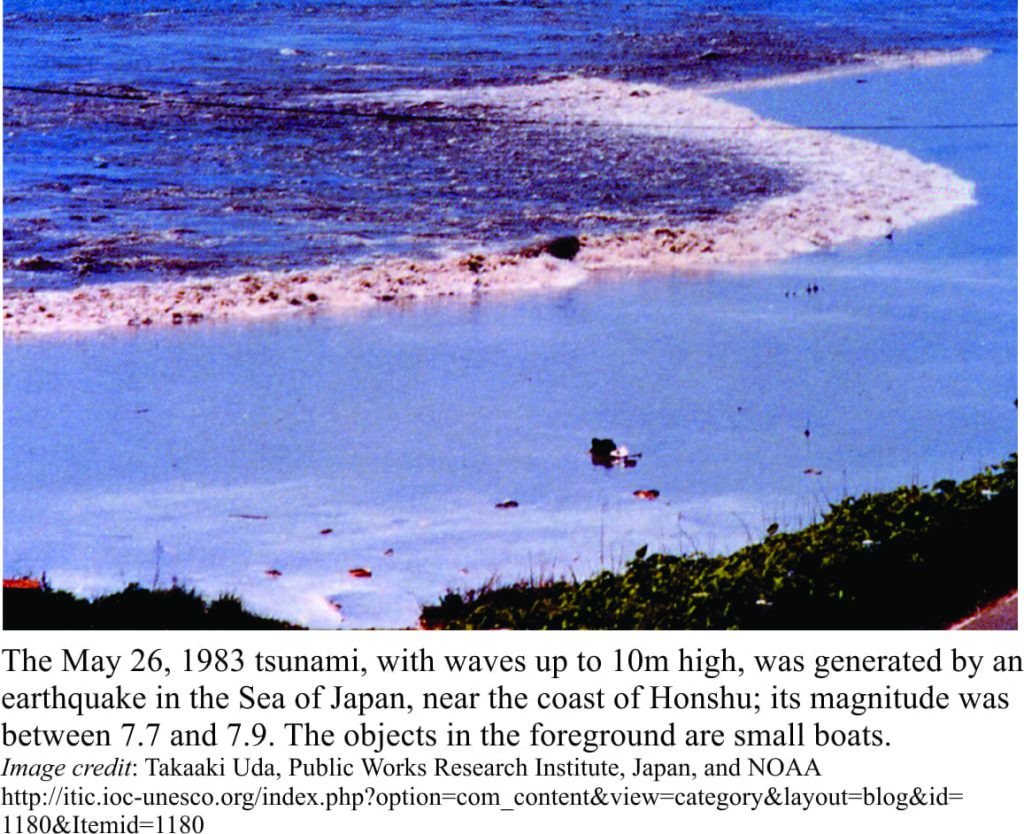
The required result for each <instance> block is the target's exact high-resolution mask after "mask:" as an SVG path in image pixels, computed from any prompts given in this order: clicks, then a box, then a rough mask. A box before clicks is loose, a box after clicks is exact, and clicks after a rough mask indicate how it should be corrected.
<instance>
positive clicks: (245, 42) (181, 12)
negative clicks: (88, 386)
mask: <svg viewBox="0 0 1024 834" xmlns="http://www.w3.org/2000/svg"><path fill="white" fill-rule="evenodd" d="M4 13H5V17H4V75H5V85H6V89H5V95H4V131H5V138H4V154H5V163H4V186H5V187H4V243H5V245H4V271H5V280H6V282H8V283H9V284H11V285H13V286H19V287H29V286H33V287H72V286H77V285H80V284H83V283H94V282H103V283H105V282H110V281H118V280H140V279H141V280H150V279H163V278H168V277H170V278H174V277H181V276H192V277H196V276H200V277H205V276H217V275H228V274H237V273H239V272H241V271H245V270H253V269H283V268H290V267H301V268H308V267H315V266H322V265H328V264H338V263H347V262H353V261H372V260H373V259H375V258H379V257H380V256H382V255H386V254H396V253H397V254H406V255H414V256H436V255H440V254H444V253H447V252H450V251H465V250H468V249H470V248H472V247H479V246H484V247H491V248H495V247H500V246H503V245H512V244H519V243H522V242H527V241H531V240H535V239H538V238H543V237H545V236H551V235H557V234H564V233H578V232H609V231H623V230H637V229H644V228H647V227H650V226H651V225H652V224H658V223H661V224H668V225H676V226H678V225H680V224H681V223H682V222H685V221H686V220H688V219H693V218H704V217H709V216H715V215H717V214H722V213H725V212H727V211H728V210H729V209H730V208H732V207H733V206H735V205H736V204H738V203H742V202H745V201H750V200H756V199H761V198H764V197H765V196H767V195H770V194H776V193H781V192H784V191H786V190H787V189H790V188H793V187H794V186H795V184H794V183H793V182H792V181H791V179H790V178H789V177H787V172H786V171H785V170H784V169H780V168H778V167H765V166H763V165H760V164H758V163H757V162H756V161H754V160H750V159H746V158H743V157H741V156H737V155H736V154H731V153H729V152H728V151H727V150H726V149H725V148H724V147H722V146H721V145H720V144H717V143H716V142H715V141H714V140H713V138H709V139H708V141H704V142H700V141H694V140H693V139H692V138H691V139H688V140H683V139H679V138H672V137H660V138H659V137H648V138H646V139H645V140H643V141H638V140H637V138H636V137H635V136H632V135H630V134H629V133H628V132H623V131H617V130H614V129H608V128H606V129H600V130H596V129H593V128H592V127H588V126H586V125H580V124H573V123H561V124H557V125H552V124H550V123H547V122H544V121H537V122H531V121H530V120H528V119H523V118H521V117H519V118H509V117H508V115H507V114H505V113H503V112H502V111H501V110H500V109H498V108H494V107H486V106H482V105H479V104H476V105H466V106H458V105H453V104H452V103H451V102H446V101H431V100H430V99H427V100H420V101H418V102H417V104H415V105H413V104H409V103H408V99H407V97H402V96H399V97H395V96H394V95H393V94H394V93H396V92H397V91H405V92H406V93H407V92H408V91H409V90H423V89H429V90H437V91H439V92H440V93H442V94H443V92H444V91H448V90H453V89H458V88H462V87H474V86H480V85H500V86H504V85H511V84H519V85H522V84H535V83H542V82H544V81H550V80H552V79H559V78H565V77H569V76H584V77H601V78H609V79H617V80H625V81H633V82H642V81H650V82H657V83H659V84H666V85H670V86H681V85H691V84H696V83H700V82H707V81H722V80H730V79H744V78H756V77H765V76H771V75H776V74H780V73H789V72H794V71H802V70H808V69H814V68H819V67H823V66H829V65H833V64H838V63H847V62H851V61H856V60H858V56H859V55H861V54H863V53H865V52H878V51H883V52H885V51H896V50H906V49H918V48H934V47H938V48H946V47H953V46H958V45H962V44H970V45H974V46H977V45H981V46H984V45H986V44H987V43H991V42H995V41H998V40H1000V39H1003V40H1005V39H1006V38H1008V37H1010V36H1012V33H1013V32H1014V28H1015V25H1016V20H1015V10H1014V7H1013V5H1012V4H1009V3H967V4H953V3H927V2H920V0H917V1H916V2H910V3H901V4H898V8H892V7H891V4H880V3H869V2H856V3H834V4H829V3H802V2H796V3H793V2H788V3H739V4H730V5H729V7H728V9H725V8H723V7H720V6H717V5H715V4H710V3H702V2H686V3H678V2H642V3H617V2H608V1H607V0H598V2H576V1H575V0H573V2H568V0H535V1H534V2H511V0H509V1H508V2H506V1H505V0H473V1H472V2H467V1H466V0H453V1H452V2H411V3H404V2H403V3H392V2H370V1H369V0H346V1H344V2H308V1H307V2H288V1H287V0H240V2H231V3H221V2H154V3H146V2H144V3H139V2H133V3H128V2H115V1H113V0H99V1H98V0H87V2H45V3H42V2H27V0H15V1H14V2H9V3H6V4H5V7H4ZM851 21H853V22H852V23H851ZM403 102H404V103H403Z"/></svg>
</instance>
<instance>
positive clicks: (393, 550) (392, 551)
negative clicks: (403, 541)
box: [384, 547, 395, 556]
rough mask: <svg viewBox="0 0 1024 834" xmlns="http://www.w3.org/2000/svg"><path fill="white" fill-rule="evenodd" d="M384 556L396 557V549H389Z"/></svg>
mask: <svg viewBox="0 0 1024 834" xmlns="http://www.w3.org/2000/svg"><path fill="white" fill-rule="evenodd" d="M384 555H385V556H394V555H395V549H394V548H393V547H389V548H388V549H387V550H385V551H384Z"/></svg>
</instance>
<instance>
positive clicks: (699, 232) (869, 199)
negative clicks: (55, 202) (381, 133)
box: [3, 49, 985, 338]
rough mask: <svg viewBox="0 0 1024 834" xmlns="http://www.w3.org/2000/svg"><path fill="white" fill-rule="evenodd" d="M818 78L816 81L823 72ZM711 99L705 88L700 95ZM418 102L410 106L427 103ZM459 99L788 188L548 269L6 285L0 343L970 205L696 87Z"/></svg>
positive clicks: (254, 310)
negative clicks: (692, 148) (713, 139)
mask: <svg viewBox="0 0 1024 834" xmlns="http://www.w3.org/2000/svg"><path fill="white" fill-rule="evenodd" d="M984 54H985V53H983V52H982V51H980V50H970V49H968V50H957V51H952V52H948V53H940V52H927V53H908V54H907V55H906V56H888V57H886V56H878V57H876V58H875V59H873V60H872V61H871V62H865V63H862V64H856V65H853V66H850V67H840V68H835V69H834V70H832V72H833V74H834V73H836V72H840V71H842V74H844V75H845V74H850V73H851V72H856V73H863V72H877V71H887V70H893V69H907V68H913V67H923V66H936V65H938V64H937V63H936V62H939V63H941V64H942V65H948V64H952V63H973V62H977V61H978V60H981V58H983V57H984ZM822 72H825V73H828V72H829V71H828V70H825V71H816V72H812V73H807V74H802V76H806V78H802V76H781V77H778V78H776V79H766V80H762V81H759V82H746V83H740V84H737V85H731V86H730V87H728V89H730V90H738V89H749V88H751V85H754V86H764V85H767V84H778V83H785V84H788V83H797V81H798V80H800V79H801V78H802V80H813V79H816V78H820V77H822ZM826 77H827V76H826ZM725 91H726V88H724V87H721V86H719V87H716V88H715V92H725ZM439 94H440V93H438V91H418V92H417V93H416V94H415V95H416V96H420V97H422V96H432V97H436V96H437V95H439ZM444 95H447V96H448V97H449V98H452V99H453V100H454V99H456V98H457V99H458V100H459V101H473V102H477V103H485V104H491V105H497V106H500V107H502V108H504V109H505V110H506V111H507V112H510V113H511V114H512V115H513V116H515V114H516V113H518V112H520V111H522V112H524V113H529V114H530V117H531V118H538V117H540V118H543V119H544V120H545V121H550V122H551V123H552V124H557V123H559V122H563V121H566V120H569V121H571V122H575V123H580V122H582V123H583V124H586V125H587V126H592V127H601V128H608V129H619V130H626V131H629V132H630V133H631V134H632V135H634V136H636V137H638V138H642V137H644V136H652V135H659V136H665V135H670V136H676V137H681V138H686V139H689V140H695V141H704V142H706V141H707V136H708V134H709V133H710V132H712V131H714V132H715V133H717V134H719V138H721V135H722V134H727V135H728V138H727V139H726V140H725V141H724V142H722V143H721V144H722V146H724V148H725V149H726V150H728V151H729V152H731V153H735V154H736V155H738V156H743V157H748V158H752V159H754V160H756V161H758V162H760V163H765V164H769V165H773V166H777V167H781V168H785V169H786V170H787V171H789V172H791V173H792V174H793V175H794V176H795V178H796V179H797V180H798V181H799V182H801V183H802V187H801V188H800V189H799V190H798V191H796V192H791V193H788V194H784V195H781V196H778V197H773V198H770V199H767V200H765V201H763V202H758V203H752V204H751V203H748V204H745V205H744V204H741V205H740V206H738V207H737V208H736V209H734V210H733V211H731V212H730V213H728V214H726V215H723V216H721V217H717V218H714V219H710V220H699V221H695V222H693V223H690V224H687V225H685V226H683V227H680V228H668V227H661V228H654V229H651V230H648V231H646V232H629V233H621V234H603V235H590V236H588V235H581V236H580V238H579V240H580V242H581V244H582V247H581V249H580V252H579V254H578V255H577V256H576V257H575V258H574V259H573V260H571V261H570V260H567V259H558V258H555V257H553V256H551V255H549V254H545V253H543V252H542V251H540V249H538V248H537V247H533V248H527V249H520V250H517V251H507V252H498V253H493V252H492V253H482V252H468V253H464V254H459V255H453V256H449V257H446V258H443V259H438V260H429V261H427V260H413V259H409V258H389V259H386V260H383V261H380V262H378V263H375V264H368V265H343V266H335V267H327V268H320V269H315V270H294V271H287V272H271V273H266V272H265V273H252V274H246V275H238V276H233V277H226V278H216V279H204V280H195V279H193V280H186V281H180V282H179V281H174V282H171V281H167V282H158V283H144V282H133V283H115V284H106V285H93V286H86V287H81V288H78V289H71V290H43V291H33V290H31V289H30V290H17V289H15V290H7V291H5V293H4V299H3V303H4V337H5V338H30V337H45V336H57V335H76V334H88V333H96V332H103V331H115V330H120V331H122V332H123V331H124V330H142V329H150V328H163V327H174V326H187V325H195V324H199V323H202V322H207V321H216V322H223V321H239V322H242V321H246V322H252V321H258V320H265V319H270V318H282V317H285V316H294V315H303V314H304V315H310V314H321V313H325V314H337V313H345V312H350V311H353V310H359V309H365V308H368V307H373V306H376V305H377V304H392V303H403V302H412V301H421V300H425V299H432V298H433V299H437V298H467V299H475V298H478V297H480V296H482V295H491V294H504V293H525V292H532V291H541V290H550V289H561V288H567V287H571V286H574V285H576V284H579V283H581V282H583V281H585V280H586V279H587V278H588V277H589V276H590V275H592V274H594V273H597V272H603V271H607V270H616V269H636V268H643V269H644V270H645V271H648V272H650V271H655V272H657V271H676V272H692V271H702V270H705V269H711V268H716V269H717V268H722V267H731V266H734V265H735V266H740V267H742V266H749V265H751V264H759V263H768V262H770V261H775V260H780V259H783V258H788V257H791V256H793V255H798V254H803V253H807V252H813V251H817V250H821V249H828V248H831V247H833V246H837V245H841V244H845V243H850V242H854V241H859V240H871V239H877V238H882V237H885V236H887V235H890V234H891V233H892V232H893V231H897V230H903V229H907V228H909V227H911V226H914V225H917V224H918V223H922V222H926V221H928V220H933V219H936V218H938V217H941V216H944V215H946V214H950V213H952V212H955V211H958V210H960V209H963V208H966V207H968V206H970V205H973V204H974V186H973V184H972V183H970V182H968V181H967V180H964V179H962V178H960V177H958V176H957V175H956V174H954V173H953V172H951V171H949V170H947V169H945V168H942V167H941V166H938V165H934V164H930V163H926V162H922V161H921V160H919V159H917V158H915V157H914V156H912V155H910V154H909V153H906V152H904V151H899V150H894V149H892V148H888V147H885V146H883V145H879V144H875V143H873V142H868V141H865V140H862V139H855V138H851V137H847V136H841V135H838V134H835V133H830V132H826V131H823V130H814V129H808V128H799V127H793V126H790V125H786V124H783V123H781V122H777V121H773V120H771V119H766V118H762V117H761V116H758V115H757V114H756V113H754V112H753V111H752V110H750V109H748V108H745V107H742V106H740V105H737V104H732V103H729V102H727V101H723V100H721V99H717V98H712V97H710V95H709V93H708V90H706V89H704V88H691V89H678V90H677V89H671V88H667V87H662V86H659V85H655V84H633V83H627V82H615V81H605V80H600V79H581V78H575V79H567V80H563V81H555V82H547V83H542V84H535V85H528V86H520V87H505V88H480V89H468V90H455V91H448V92H447V93H445V94H444Z"/></svg>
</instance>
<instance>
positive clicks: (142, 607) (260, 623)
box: [4, 584, 295, 631]
mask: <svg viewBox="0 0 1024 834" xmlns="http://www.w3.org/2000/svg"><path fill="white" fill-rule="evenodd" d="M294 627H295V626H292V625H290V624H289V623H285V622H283V621H281V620H274V619H270V618H268V617H259V616H257V615H255V614H250V613H249V612H248V611H246V610H245V609H243V608H242V604H241V602H240V601H239V600H238V599H237V598H235V597H230V596H222V597H220V598H219V599H216V600H214V601H213V602H210V603H207V602H206V601H205V600H204V599H203V598H202V597H200V596H199V595H198V594H197V593H196V592H195V591H191V590H185V589H183V588H171V589H169V590H159V591H149V590H146V589H145V588H141V587H140V586H138V585H134V584H133V585H129V586H128V587H127V588H125V589H124V590H123V591H119V592H118V593H116V594H109V595H107V596H102V597H97V598H96V599H94V600H85V599H80V598H79V597H75V596H72V595H71V594H69V593H67V592H66V591H55V590H52V589H51V588H49V587H47V586H45V585H44V586H43V587H41V588H34V589H20V588H5V589H4V629H7V630H11V629H26V630H42V629H47V630H49V629H98V630H104V631H125V630H131V631H151V630H167V629H177V630H190V629H204V630H227V629H232V630H244V629H282V628H294Z"/></svg>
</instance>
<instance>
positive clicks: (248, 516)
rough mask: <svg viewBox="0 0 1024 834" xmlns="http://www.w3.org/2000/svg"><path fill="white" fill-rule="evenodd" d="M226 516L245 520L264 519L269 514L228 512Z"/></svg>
mask: <svg viewBox="0 0 1024 834" xmlns="http://www.w3.org/2000/svg"><path fill="white" fill-rule="evenodd" d="M228 518H244V519H245V520H246V521H266V520H267V519H268V518H269V516H265V515H253V514H252V513H229V514H228Z"/></svg>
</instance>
